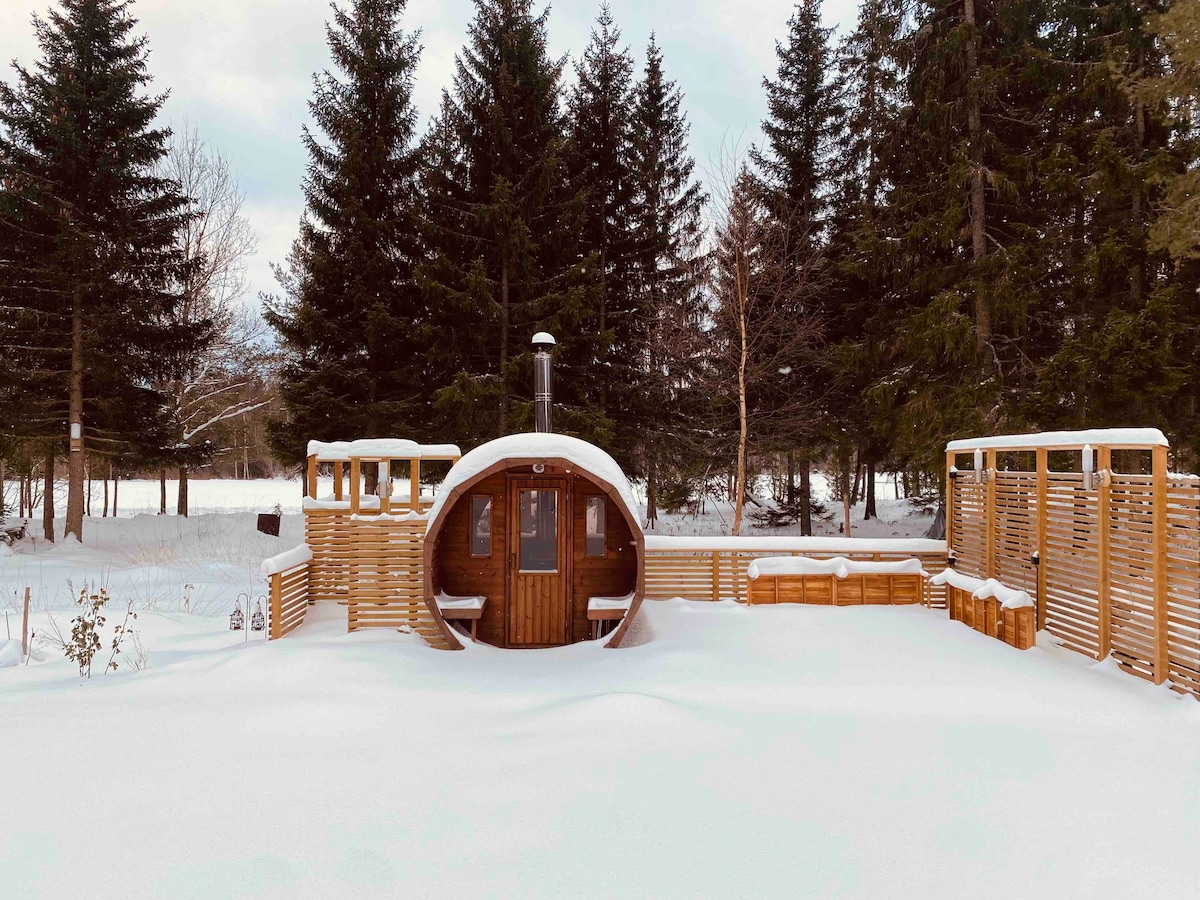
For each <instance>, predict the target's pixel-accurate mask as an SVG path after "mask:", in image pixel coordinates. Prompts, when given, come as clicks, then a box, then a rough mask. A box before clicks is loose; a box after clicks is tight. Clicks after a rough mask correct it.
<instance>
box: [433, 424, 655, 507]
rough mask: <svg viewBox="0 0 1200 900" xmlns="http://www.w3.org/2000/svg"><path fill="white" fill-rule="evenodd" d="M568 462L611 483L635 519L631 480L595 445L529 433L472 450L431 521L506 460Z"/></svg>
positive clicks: (450, 478) (453, 472) (453, 471)
mask: <svg viewBox="0 0 1200 900" xmlns="http://www.w3.org/2000/svg"><path fill="white" fill-rule="evenodd" d="M555 457H558V458H561V459H565V460H568V461H570V462H571V463H573V464H575V465H576V466H578V467H579V468H580V469H583V470H584V471H586V472H588V473H589V474H591V475H594V476H596V477H597V478H600V479H602V480H603V481H606V482H608V483H609V484H610V485H612V486H613V488H614V489H615V490H616V491H617V493H618V495H619V496H620V497H621V500H622V502H623V503H624V504H625V506H626V507H627V508H628V509H629V511H630V512H631V513H633V514H634V515H635V516H636V515H637V509H638V503H637V500H636V499H635V498H634V496H633V488H631V487H630V485H629V479H627V478H626V477H625V473H624V472H622V471H621V467H620V466H618V465H617V462H616V460H614V459H613V458H612V457H611V456H609V455H608V454H607V453H605V452H604V451H603V450H601V449H600V448H599V447H597V446H595V445H594V444H589V443H587V441H581V440H580V439H579V438H575V437H571V436H569V435H566V434H553V433H546V432H529V433H525V434H510V435H506V436H505V437H500V438H496V439H495V440H493V441H488V442H487V443H486V444H481V445H480V446H478V447H476V448H475V449H474V450H471V451H470V452H469V453H467V455H466V456H464V457H463V458H462V459H460V460H459V461H458V462H456V463H455V464H454V465H453V466H452V467H451V468H450V472H449V473H448V474H447V475H446V479H445V481H443V482H442V487H441V490H439V491H438V495H437V498H436V499H435V500H434V503H433V507H432V508H431V509H430V510H429V521H430V523H431V524H432V523H433V522H434V521H435V520H436V519H437V518H438V515H439V513H440V512H441V509H442V506H443V505H444V504H445V501H446V498H447V497H448V496H449V495H450V493H451V492H452V491H453V490H454V489H455V488H456V487H458V486H459V485H460V484H464V483H466V482H468V481H470V480H471V479H472V478H474V477H475V476H476V475H478V474H479V473H480V472H483V471H484V470H485V469H487V468H488V467H489V466H492V465H494V464H496V463H498V462H500V461H501V460H505V459H553V458H555Z"/></svg>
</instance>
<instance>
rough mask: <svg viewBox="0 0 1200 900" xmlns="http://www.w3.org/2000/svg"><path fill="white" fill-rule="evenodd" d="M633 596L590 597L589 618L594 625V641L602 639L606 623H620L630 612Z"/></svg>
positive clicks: (630, 594)
mask: <svg viewBox="0 0 1200 900" xmlns="http://www.w3.org/2000/svg"><path fill="white" fill-rule="evenodd" d="M632 603H633V594H632V593H629V594H626V595H625V596H624V597H588V609H587V617H588V621H589V622H591V623H592V640H596V639H597V638H599V637H600V632H601V630H602V629H603V627H604V623H605V622H619V621H621V619H623V618H625V614H626V613H627V612H629V607H630V605H631V604H632Z"/></svg>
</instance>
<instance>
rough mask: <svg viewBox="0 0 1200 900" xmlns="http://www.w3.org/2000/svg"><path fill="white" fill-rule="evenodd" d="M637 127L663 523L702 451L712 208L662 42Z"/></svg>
mask: <svg viewBox="0 0 1200 900" xmlns="http://www.w3.org/2000/svg"><path fill="white" fill-rule="evenodd" d="M632 127H633V144H632V163H631V165H632V172H633V177H634V199H633V227H634V234H635V240H636V247H635V250H634V254H633V259H632V265H631V279H632V285H633V291H634V292H635V296H636V299H637V309H638V312H637V313H636V316H637V320H640V321H642V322H644V323H645V327H646V328H647V332H646V337H645V340H646V344H645V346H646V352H645V356H644V358H643V359H642V361H641V371H640V373H639V374H638V375H637V376H634V377H636V378H637V381H635V382H634V383H635V384H640V386H641V389H640V391H639V393H640V397H641V401H642V404H643V406H642V407H641V413H640V416H639V419H640V421H641V423H642V425H641V428H640V429H639V431H640V440H641V447H640V452H639V456H640V458H641V460H642V465H641V466H640V471H641V472H642V473H644V475H645V478H646V507H647V509H646V516H647V518H648V519H649V521H650V522H651V523H653V522H654V520H655V518H656V515H657V502H658V491H659V489H660V487H661V486H662V484H663V483H664V480H665V479H668V478H672V477H679V476H681V475H683V474H685V473H686V470H687V468H688V455H689V451H690V452H691V453H693V454H694V452H695V450H694V447H693V446H691V445H690V441H689V439H688V433H689V431H691V430H694V429H695V428H696V425H697V422H696V416H695V415H694V414H693V413H694V407H695V405H696V403H697V400H698V399H699V398H697V397H695V396H694V395H693V394H692V392H691V391H690V390H689V388H691V387H693V386H694V385H695V384H696V379H695V378H694V377H693V373H692V371H691V369H692V367H693V366H694V365H695V364H696V362H697V359H698V350H697V346H696V344H697V340H698V338H699V336H700V331H701V328H702V327H703V323H704V318H705V310H704V299H703V296H702V291H701V288H702V284H703V278H704V275H705V265H706V259H705V256H704V254H703V252H702V247H701V241H702V238H703V224H702V220H701V216H702V213H703V210H704V205H705V203H706V201H707V197H706V195H705V193H704V191H703V188H702V187H701V185H700V182H699V180H697V179H695V178H694V177H693V171H694V169H695V162H694V160H693V159H692V157H691V155H690V154H689V152H688V129H689V126H688V123H687V117H686V115H685V114H684V112H683V94H682V92H681V91H680V90H679V87H678V85H676V83H675V82H673V81H671V80H669V79H667V77H666V76H665V74H664V72H663V64H662V53H661V52H660V50H659V49H658V44H657V42H656V41H655V39H654V37H653V36H651V38H650V44H649V47H648V48H647V50H646V67H645V71H644V73H643V77H642V79H641V81H640V82H639V83H638V85H637V89H636V95H635V99H634V105H633V125H632ZM668 460H670V461H671V463H670V465H668Z"/></svg>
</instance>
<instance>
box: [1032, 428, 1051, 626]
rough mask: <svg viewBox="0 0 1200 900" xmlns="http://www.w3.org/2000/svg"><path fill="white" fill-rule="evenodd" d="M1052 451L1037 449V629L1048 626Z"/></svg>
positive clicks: (1043, 448)
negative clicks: (1048, 513) (1048, 499)
mask: <svg viewBox="0 0 1200 900" xmlns="http://www.w3.org/2000/svg"><path fill="white" fill-rule="evenodd" d="M1049 470H1050V452H1049V451H1048V450H1046V448H1045V447H1039V448H1038V450H1037V554H1038V565H1037V621H1036V622H1035V623H1034V625H1035V630H1036V631H1041V630H1042V629H1044V628H1045V627H1046V564H1047V563H1048V562H1049V560H1047V559H1046V547H1047V544H1046V495H1047V493H1048V492H1049V483H1050V475H1049Z"/></svg>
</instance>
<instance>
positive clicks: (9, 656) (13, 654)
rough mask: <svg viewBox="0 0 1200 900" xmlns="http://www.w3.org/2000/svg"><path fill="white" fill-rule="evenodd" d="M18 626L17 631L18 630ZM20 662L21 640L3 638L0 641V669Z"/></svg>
mask: <svg viewBox="0 0 1200 900" xmlns="http://www.w3.org/2000/svg"><path fill="white" fill-rule="evenodd" d="M20 630H21V629H20V627H18V628H17V631H20ZM20 664H21V642H20V640H18V639H17V638H5V639H4V640H2V641H0V669H8V668H12V667H13V666H19V665H20Z"/></svg>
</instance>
